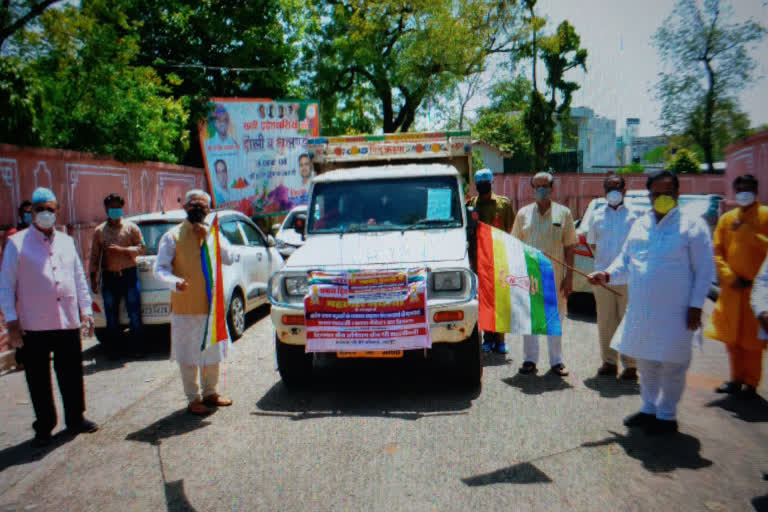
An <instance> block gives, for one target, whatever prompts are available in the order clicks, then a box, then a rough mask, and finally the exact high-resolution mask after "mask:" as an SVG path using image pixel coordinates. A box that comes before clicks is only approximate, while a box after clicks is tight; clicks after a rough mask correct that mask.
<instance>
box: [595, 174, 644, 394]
mask: <svg viewBox="0 0 768 512" xmlns="http://www.w3.org/2000/svg"><path fill="white" fill-rule="evenodd" d="M603 189H604V190H605V198H606V201H607V203H608V204H606V205H601V206H602V207H599V208H598V209H597V210H595V213H594V215H593V216H592V221H591V223H590V225H589V227H588V229H589V230H588V231H587V243H589V244H590V245H591V246H592V250H593V251H594V252H595V268H597V269H604V268H608V266H609V265H610V264H611V262H613V260H614V259H616V256H618V255H619V253H620V252H621V248H622V246H623V245H624V241H625V240H626V239H627V235H628V234H629V229H630V228H631V227H632V224H633V223H634V222H635V220H636V219H637V217H638V216H639V214H638V212H637V211H632V210H630V209H629V208H627V206H626V205H625V204H624V193H625V191H626V184H625V182H624V178H623V177H621V176H620V175H618V174H614V175H611V176H608V177H607V178H605V180H604V181H603ZM608 286H609V288H611V289H612V290H613V291H614V292H616V293H611V292H610V291H608V290H606V289H605V288H603V287H601V286H595V288H594V294H595V303H596V304H597V330H598V334H599V337H600V354H601V356H602V359H603V365H602V366H601V367H600V368H599V369H598V370H597V374H598V375H601V376H606V377H616V374H617V373H618V369H619V367H618V362H619V354H618V352H616V351H615V350H614V349H612V348H611V339H612V338H613V334H614V333H615V332H616V328H617V327H618V326H619V323H621V319H622V318H624V311H625V310H626V309H627V299H628V297H629V293H628V290H627V279H626V278H625V277H622V278H619V279H618V280H617V279H612V280H611V284H610V285H608ZM621 364H622V365H623V366H624V371H623V372H622V373H621V376H620V379H621V380H627V381H636V380H637V362H636V361H635V360H634V359H632V358H631V357H629V356H626V355H624V354H622V355H621Z"/></svg>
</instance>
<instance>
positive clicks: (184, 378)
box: [179, 363, 219, 403]
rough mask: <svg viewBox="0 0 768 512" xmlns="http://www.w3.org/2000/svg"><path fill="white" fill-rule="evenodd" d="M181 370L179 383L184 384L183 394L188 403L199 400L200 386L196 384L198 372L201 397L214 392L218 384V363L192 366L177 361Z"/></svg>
mask: <svg viewBox="0 0 768 512" xmlns="http://www.w3.org/2000/svg"><path fill="white" fill-rule="evenodd" d="M179 369H180V370H181V383H182V385H183V386H184V394H185V395H187V400H188V401H189V403H192V402H194V401H195V400H200V387H199V386H198V384H197V375H198V373H199V374H200V384H201V385H202V387H203V398H205V397H207V396H210V395H212V394H214V393H216V386H217V385H218V384H219V365H218V364H209V365H208V366H192V365H186V364H181V363H179Z"/></svg>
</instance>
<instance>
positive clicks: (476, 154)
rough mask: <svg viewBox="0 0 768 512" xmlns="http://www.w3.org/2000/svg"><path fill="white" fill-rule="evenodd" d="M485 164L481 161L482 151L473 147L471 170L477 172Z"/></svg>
mask: <svg viewBox="0 0 768 512" xmlns="http://www.w3.org/2000/svg"><path fill="white" fill-rule="evenodd" d="M484 166H485V164H484V162H483V153H482V152H480V151H479V150H477V149H475V150H473V151H472V170H473V172H477V171H479V170H480V169H482V168H483V167H484Z"/></svg>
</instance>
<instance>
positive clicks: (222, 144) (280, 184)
mask: <svg viewBox="0 0 768 512" xmlns="http://www.w3.org/2000/svg"><path fill="white" fill-rule="evenodd" d="M211 101H212V106H211V110H210V112H209V114H208V118H207V120H206V122H203V123H201V124H200V132H199V136H200V144H201V146H202V149H203V160H204V162H205V168H206V172H207V174H208V183H210V185H211V190H210V191H211V196H212V198H213V200H214V205H215V206H216V207H218V208H221V207H229V208H235V209H237V210H240V211H242V212H243V213H245V214H246V215H248V216H249V217H251V216H254V215H260V214H268V213H283V212H288V211H289V210H290V209H291V208H293V207H294V206H298V205H300V204H306V203H307V202H308V201H309V180H310V179H311V178H312V176H313V175H314V167H313V163H312V159H311V157H310V156H309V152H308V150H307V141H308V140H309V139H310V138H313V137H317V136H318V135H319V134H320V115H319V110H318V104H317V103H316V102H313V101H294V100H270V99H242V98H213V99H212V100H211Z"/></svg>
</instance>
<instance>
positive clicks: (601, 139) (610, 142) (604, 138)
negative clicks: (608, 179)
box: [571, 107, 618, 173]
mask: <svg viewBox="0 0 768 512" xmlns="http://www.w3.org/2000/svg"><path fill="white" fill-rule="evenodd" d="M571 119H572V120H573V122H574V123H575V125H576V127H577V133H578V138H579V143H578V150H579V151H581V152H582V158H583V160H582V162H583V166H582V167H583V169H584V172H585V173H588V172H605V171H607V170H609V169H615V168H616V167H617V166H618V158H617V155H616V120H614V119H607V118H605V117H600V116H595V112H594V111H593V110H592V109H591V108H587V107H575V108H573V109H571Z"/></svg>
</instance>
